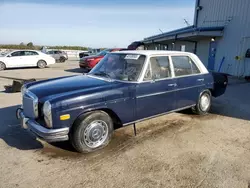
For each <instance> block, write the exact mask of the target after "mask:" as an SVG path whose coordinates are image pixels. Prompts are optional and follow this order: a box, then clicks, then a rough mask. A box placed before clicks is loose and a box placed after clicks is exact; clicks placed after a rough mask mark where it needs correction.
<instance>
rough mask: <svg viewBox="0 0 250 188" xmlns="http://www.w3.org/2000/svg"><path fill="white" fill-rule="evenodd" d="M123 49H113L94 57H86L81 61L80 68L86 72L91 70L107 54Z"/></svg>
mask: <svg viewBox="0 0 250 188" xmlns="http://www.w3.org/2000/svg"><path fill="white" fill-rule="evenodd" d="M122 49H123V48H111V49H106V50H103V51H101V52H99V53H98V54H96V55H93V56H86V57H83V58H81V59H80V62H79V67H80V68H84V69H86V70H91V69H92V68H93V67H94V66H95V65H96V64H97V63H98V62H99V61H100V60H101V59H102V58H103V57H104V56H105V55H106V54H107V53H109V52H115V51H120V50H122Z"/></svg>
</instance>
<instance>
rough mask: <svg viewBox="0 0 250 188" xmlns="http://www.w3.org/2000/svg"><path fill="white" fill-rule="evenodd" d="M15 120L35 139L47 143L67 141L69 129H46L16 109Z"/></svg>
mask: <svg viewBox="0 0 250 188" xmlns="http://www.w3.org/2000/svg"><path fill="white" fill-rule="evenodd" d="M16 116H17V119H19V120H20V121H21V127H22V128H24V129H28V130H29V131H31V132H32V133H34V134H35V135H36V136H37V137H39V138H41V139H43V140H45V141H47V142H60V141H65V140H68V139H69V136H68V134H69V128H68V127H66V128H60V129H47V128H45V127H43V126H41V125H40V124H38V123H37V122H36V121H34V120H32V119H29V118H26V117H25V116H24V113H23V109H21V108H18V109H17V111H16Z"/></svg>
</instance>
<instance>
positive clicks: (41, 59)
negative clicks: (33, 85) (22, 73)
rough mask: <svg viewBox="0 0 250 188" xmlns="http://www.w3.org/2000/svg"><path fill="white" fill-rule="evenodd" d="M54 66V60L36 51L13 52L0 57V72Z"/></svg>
mask: <svg viewBox="0 0 250 188" xmlns="http://www.w3.org/2000/svg"><path fill="white" fill-rule="evenodd" d="M52 64H55V59H54V58H53V57H51V56H49V55H47V54H45V53H42V52H40V51H36V50H15V51H12V52H9V53H6V54H2V55H0V71H1V70H4V69H6V68H18V67H38V68H45V67H46V66H49V65H52Z"/></svg>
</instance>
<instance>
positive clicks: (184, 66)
mask: <svg viewBox="0 0 250 188" xmlns="http://www.w3.org/2000/svg"><path fill="white" fill-rule="evenodd" d="M172 61H173V66H174V72H175V76H185V75H192V74H198V73H200V70H199V69H198V67H197V66H196V65H195V63H194V62H193V60H192V59H191V58H190V57H188V56H172Z"/></svg>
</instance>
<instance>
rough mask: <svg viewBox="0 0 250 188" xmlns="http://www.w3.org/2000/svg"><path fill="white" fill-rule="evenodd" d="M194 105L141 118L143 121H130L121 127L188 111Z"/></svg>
mask: <svg viewBox="0 0 250 188" xmlns="http://www.w3.org/2000/svg"><path fill="white" fill-rule="evenodd" d="M195 105H196V104H193V105H190V106H186V107H183V108H178V109H175V110H171V111H168V112H164V113H160V114H157V115H153V116H150V117H146V118H143V119H139V120H136V121H132V122H129V123H125V124H123V126H127V125H131V124H133V123H138V122H141V121H144V120H148V119H152V118H155V117H158V116H163V115H166V114H170V113H173V112H178V111H181V110H185V109H188V108H192V107H194V106H195Z"/></svg>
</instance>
